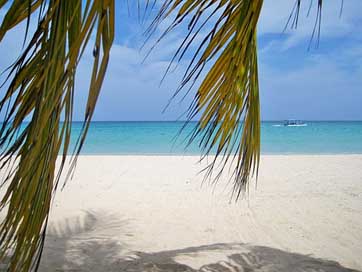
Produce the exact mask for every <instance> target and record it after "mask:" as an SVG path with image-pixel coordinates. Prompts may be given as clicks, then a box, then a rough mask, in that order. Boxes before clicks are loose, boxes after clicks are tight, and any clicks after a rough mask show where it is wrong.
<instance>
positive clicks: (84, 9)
mask: <svg viewBox="0 0 362 272" xmlns="http://www.w3.org/2000/svg"><path fill="white" fill-rule="evenodd" d="M8 2H9V3H8ZM6 4H9V8H8V9H7V12H6V15H5V17H4V19H3V21H2V24H1V27H0V41H1V40H2V39H3V37H4V36H5V35H6V33H7V32H8V31H9V30H10V29H12V28H13V27H15V26H16V25H17V24H19V23H20V22H22V21H24V20H26V21H27V25H29V22H30V20H34V19H35V17H37V27H36V30H35V32H34V34H33V36H32V37H31V38H30V39H29V41H28V42H26V43H25V46H24V49H23V50H22V52H21V54H20V56H19V58H18V59H17V60H16V62H15V63H14V64H13V65H12V66H11V67H10V68H9V69H10V70H9V77H8V79H9V80H10V82H9V87H8V88H7V91H6V92H5V94H4V96H3V98H2V99H1V101H0V110H1V111H3V112H4V109H5V108H6V113H5V118H4V122H3V124H2V126H1V130H0V145H1V148H2V153H1V158H0V160H1V170H3V171H5V172H6V173H5V174H4V181H3V185H4V184H5V185H6V188H7V191H6V193H5V195H4V196H3V198H2V200H1V202H0V209H5V208H7V214H6V217H5V219H4V220H3V222H1V226H0V260H3V259H4V257H5V255H6V254H8V253H9V252H11V262H10V267H9V270H10V271H29V270H30V269H31V268H32V267H33V268H36V267H37V266H38V264H39V260H40V254H41V252H42V247H43V244H44V237H45V230H46V226H47V222H48V214H49V209H50V204H51V200H52V196H53V193H54V191H55V190H56V187H57V185H58V182H59V177H60V175H59V174H58V175H57V173H56V172H55V171H56V168H55V167H56V166H55V163H56V159H57V156H58V154H59V153H62V155H63V158H62V160H61V164H60V171H61V169H62V168H63V166H64V163H65V159H66V154H67V153H68V148H69V141H70V133H71V122H72V116H73V97H74V92H75V90H74V79H75V74H76V68H77V64H78V62H79V59H80V58H81V56H82V54H83V52H84V50H85V47H86V45H87V44H88V42H89V41H90V40H92V42H93V43H94V51H93V55H94V64H93V72H92V75H91V80H90V87H89V94H88V101H87V105H86V113H85V119H84V126H83V130H82V133H81V135H80V138H79V142H78V144H77V147H76V154H78V153H79V151H80V149H81V147H82V145H83V142H84V139H85V135H86V133H87V130H88V127H89V122H90V120H91V118H92V114H93V111H94V108H95V105H96V101H97V97H98V95H99V91H100V89H101V85H102V81H103V78H104V75H105V71H106V68H107V64H108V59H109V52H110V48H111V45H112V42H113V37H114V1H112V0H108V1H107V0H93V1H90V0H88V1H83V0H72V1H63V0H49V1H45V0H42V1H41V0H32V1H30V0H29V1H24V0H14V1H0V7H1V8H3V7H4V6H5V5H6ZM93 33H95V38H92V39H90V36H91V34H93ZM27 118H30V121H29V122H28V123H25V122H24V121H25V120H27ZM61 118H63V119H64V122H62V123H61ZM22 126H25V128H22ZM14 160H16V163H14ZM60 171H59V172H58V173H60Z"/></svg>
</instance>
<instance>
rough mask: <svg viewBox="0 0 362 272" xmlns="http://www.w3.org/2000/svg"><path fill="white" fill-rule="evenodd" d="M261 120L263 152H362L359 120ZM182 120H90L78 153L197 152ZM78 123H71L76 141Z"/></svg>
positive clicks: (195, 143) (185, 153)
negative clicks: (285, 123) (296, 123)
mask: <svg viewBox="0 0 362 272" xmlns="http://www.w3.org/2000/svg"><path fill="white" fill-rule="evenodd" d="M282 123H283V122H263V123H262V129H261V134H262V135H261V149H262V153H263V154H362V121H361V122H308V121H306V123H307V126H303V127H285V126H279V125H280V124H282ZM183 124H184V123H183V122H92V124H91V127H90V130H89V133H88V136H87V140H86V143H85V145H84V148H83V150H82V154H102V155H117V154H123V155H132V154H147V155H151V154H159V155H171V154H173V155H193V154H200V152H201V150H200V148H199V147H198V142H197V141H195V142H194V143H193V144H191V145H190V146H188V147H187V148H186V143H185V142H183V140H184V139H185V137H186V136H187V135H188V133H189V132H190V131H191V130H192V128H193V127H194V126H195V123H191V124H189V126H188V127H187V128H186V129H185V130H184V131H183V133H181V135H179V137H178V138H177V139H176V140H175V137H176V136H177V135H178V133H179V131H180V128H181V127H182V126H183ZM81 126H82V123H80V122H79V123H77V122H75V123H74V124H73V136H72V137H73V140H72V142H73V143H74V142H75V141H76V138H77V135H78V133H79V131H80V129H81Z"/></svg>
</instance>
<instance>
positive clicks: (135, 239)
mask: <svg viewBox="0 0 362 272" xmlns="http://www.w3.org/2000/svg"><path fill="white" fill-rule="evenodd" d="M198 159H199V158H198V157H193V156H185V157H182V156H81V157H80V158H79V162H78V165H77V169H76V172H75V175H74V177H73V179H72V180H71V181H70V182H69V183H68V184H67V186H66V187H65V189H64V190H63V191H59V192H58V193H57V195H56V198H55V201H54V204H53V208H52V212H51V217H50V227H49V230H48V237H47V240H46V247H45V251H44V255H43V259H42V264H41V269H40V271H126V272H129V271H132V272H135V271H147V272H151V271H152V272H154V271H155V272H156V271H170V272H174V271H203V272H206V271H217V272H220V271H222V272H224V271H282V272H287V271H355V270H358V271H362V155H328V156H327V155H326V156H321V155H318V156H317V155H316V156H312V155H305V156H304V155H303V156H302V155H298V156H297V155H290V156H289V155H284V156H281V155H278V156H277V155H275V156H274V155H273V156H262V160H261V167H260V174H259V179H258V187H257V189H255V186H254V185H252V186H251V187H250V191H249V194H248V195H247V196H246V197H245V198H244V199H242V200H240V201H238V202H237V203H235V202H234V201H230V189H231V187H230V186H228V185H227V178H226V177H223V178H222V179H221V180H220V182H219V183H218V185H217V186H210V185H208V184H204V185H202V180H203V175H202V174H199V173H198V172H199V171H200V170H201V169H202V168H203V166H204V165H205V164H200V163H198ZM254 184H255V183H254ZM349 269H354V270H349Z"/></svg>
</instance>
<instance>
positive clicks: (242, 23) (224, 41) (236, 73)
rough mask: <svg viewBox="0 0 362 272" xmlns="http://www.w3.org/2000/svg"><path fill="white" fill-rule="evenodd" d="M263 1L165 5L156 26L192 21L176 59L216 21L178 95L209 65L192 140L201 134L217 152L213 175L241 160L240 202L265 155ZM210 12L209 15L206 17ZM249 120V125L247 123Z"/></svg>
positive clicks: (237, 176)
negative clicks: (259, 40)
mask: <svg viewBox="0 0 362 272" xmlns="http://www.w3.org/2000/svg"><path fill="white" fill-rule="evenodd" d="M262 3H263V1H262V0H239V1H217V0H198V1H194V0H187V1H172V0H168V1H165V3H164V4H163V6H162V7H161V12H160V14H159V16H158V17H157V18H156V20H155V22H154V24H153V26H156V25H157V24H158V23H159V22H160V21H161V20H162V19H163V18H166V17H169V16H174V13H176V16H175V18H174V20H173V22H172V23H171V25H170V26H169V27H168V28H167V29H166V31H165V34H167V33H168V32H169V31H171V30H172V29H173V28H175V27H176V26H178V25H179V24H180V23H181V22H183V21H185V20H188V29H189V33H188V34H187V35H186V38H185V39H184V41H183V42H182V44H181V46H180V48H179V49H178V51H177V52H176V55H175V57H174V59H173V60H175V59H176V58H178V60H181V58H182V57H183V56H184V55H185V54H186V51H187V50H188V49H189V48H190V46H191V44H192V43H193V42H194V40H195V38H196V36H197V35H199V34H200V32H201V30H202V29H203V28H205V26H206V25H207V22H208V21H209V20H210V18H212V19H213V21H214V22H215V23H214V25H213V27H211V30H209V31H208V32H207V34H206V35H204V36H203V37H202V39H201V40H202V42H201V44H200V45H199V47H198V49H197V50H196V53H195V55H194V57H193V58H192V61H191V64H190V66H189V67H188V69H187V71H186V73H185V76H184V78H183V80H182V82H181V86H180V88H179V89H178V90H177V92H176V94H177V93H178V92H179V91H180V90H181V89H183V88H184V87H185V86H187V85H188V84H191V86H193V84H194V83H195V82H196V80H197V79H198V78H199V76H200V74H201V71H202V70H203V69H204V68H205V67H206V65H207V63H208V62H210V61H213V65H212V67H211V69H210V70H209V71H208V73H207V74H206V76H205V77H204V78H203V80H202V83H201V85H200V87H199V88H198V91H197V93H196V95H195V97H194V101H193V103H192V106H191V108H190V110H189V113H188V119H189V120H191V119H192V118H194V116H195V115H196V114H200V115H201V117H200V120H199V122H198V126H197V127H196V129H195V130H194V132H193V134H192V135H191V138H190V139H191V141H192V140H195V139H196V138H197V137H198V136H199V137H200V138H201V140H200V146H201V147H202V148H203V150H204V154H205V155H208V154H209V153H210V152H212V151H213V150H216V156H215V158H214V159H213V161H212V163H210V164H209V165H208V167H207V168H206V171H207V172H206V173H207V176H211V175H212V173H213V170H214V169H215V168H216V167H215V166H216V163H217V159H218V158H220V160H221V161H220V163H221V168H219V170H218V171H219V172H218V174H217V176H216V177H219V176H220V174H221V172H222V171H223V169H224V167H225V166H226V164H227V162H228V161H232V160H233V159H234V158H236V162H235V168H234V171H233V175H232V176H233V178H234V196H235V197H236V198H238V197H239V196H240V193H241V192H242V191H243V190H244V189H245V186H246V185H247V181H248V180H249V177H250V176H251V175H252V174H253V172H254V171H255V170H256V169H257V168H258V164H259V153H260V110H259V87H258V78H257V74H258V64H257V54H256V50H257V46H256V27H257V22H258V18H259V14H260V11H261V7H262ZM204 14H207V15H206V16H204ZM241 121H243V122H241Z"/></svg>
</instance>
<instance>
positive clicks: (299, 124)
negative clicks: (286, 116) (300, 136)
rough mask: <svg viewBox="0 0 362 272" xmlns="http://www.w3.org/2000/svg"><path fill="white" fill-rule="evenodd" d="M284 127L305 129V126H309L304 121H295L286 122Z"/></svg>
mask: <svg viewBox="0 0 362 272" xmlns="http://www.w3.org/2000/svg"><path fill="white" fill-rule="evenodd" d="M283 125H284V126H285V127H305V126H307V124H306V123H304V122H303V121H301V120H295V119H290V120H285V121H284V123H283Z"/></svg>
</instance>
